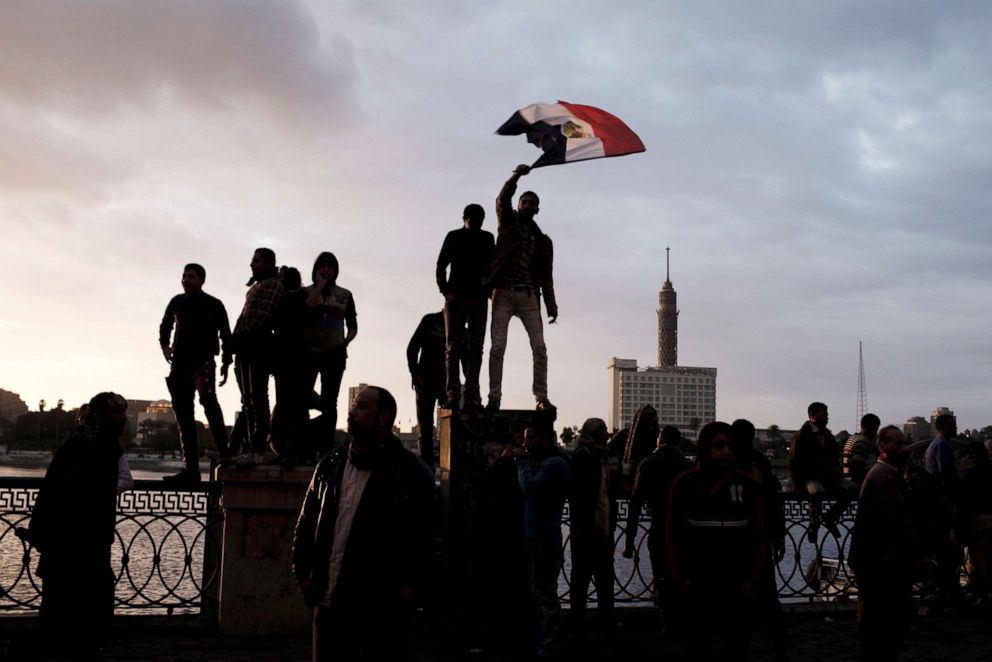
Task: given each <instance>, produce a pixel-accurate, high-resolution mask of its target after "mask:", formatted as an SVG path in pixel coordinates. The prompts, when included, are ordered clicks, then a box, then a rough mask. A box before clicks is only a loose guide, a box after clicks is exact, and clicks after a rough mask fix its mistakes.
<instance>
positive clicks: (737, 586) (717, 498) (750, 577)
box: [668, 421, 767, 661]
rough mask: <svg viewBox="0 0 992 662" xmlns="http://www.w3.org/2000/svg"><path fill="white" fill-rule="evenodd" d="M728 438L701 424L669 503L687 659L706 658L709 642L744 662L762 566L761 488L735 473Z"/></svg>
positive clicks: (718, 428) (724, 428)
mask: <svg viewBox="0 0 992 662" xmlns="http://www.w3.org/2000/svg"><path fill="white" fill-rule="evenodd" d="M732 439H733V437H732V430H731V427H730V426H729V425H727V424H726V423H723V422H720V421H715V422H712V423H707V424H706V425H704V426H703V428H702V429H701V430H700V431H699V439H698V441H697V442H696V450H697V452H698V461H697V464H696V466H695V467H693V468H692V469H689V470H687V471H684V472H682V473H681V474H679V475H678V477H676V479H675V482H674V483H673V484H672V491H671V495H670V499H669V502H668V518H669V538H668V562H669V566H670V568H671V573H672V580H673V581H674V582H675V585H676V586H677V587H678V591H679V595H680V600H679V601H680V604H681V609H680V610H679V613H680V617H681V619H682V620H681V622H680V625H681V630H682V632H683V634H684V636H685V649H686V656H687V658H688V659H689V660H691V661H695V660H709V659H710V654H711V649H712V644H713V638H714V636H717V637H719V639H720V641H721V644H722V648H723V659H725V660H745V659H747V651H748V647H749V646H750V641H751V632H752V629H753V618H754V604H755V599H754V594H755V588H756V585H757V583H758V581H759V577H760V572H761V568H762V566H763V565H764V563H765V562H766V556H767V555H766V550H765V541H764V538H763V536H762V535H761V530H762V526H763V524H762V510H763V507H764V506H763V504H762V499H761V490H760V487H759V486H758V484H757V483H756V482H755V480H754V479H753V478H752V477H751V476H750V475H749V474H746V473H744V472H743V471H740V470H738V469H736V468H735V467H734V454H733V451H732V450H731V448H730V444H731V442H732Z"/></svg>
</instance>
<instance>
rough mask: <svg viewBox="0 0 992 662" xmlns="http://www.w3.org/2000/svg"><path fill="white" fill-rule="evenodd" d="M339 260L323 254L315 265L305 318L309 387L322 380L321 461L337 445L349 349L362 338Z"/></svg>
mask: <svg viewBox="0 0 992 662" xmlns="http://www.w3.org/2000/svg"><path fill="white" fill-rule="evenodd" d="M338 274H339V269H338V259H337V258H336V257H335V256H334V254H333V253H328V252H326V251H325V252H323V253H321V254H320V255H318V256H317V259H316V260H315V261H314V263H313V273H312V278H313V285H311V286H310V287H308V288H307V289H306V304H307V310H306V312H305V313H304V318H303V348H304V358H303V362H304V373H305V377H306V379H305V386H306V388H307V390H308V391H309V390H311V389H313V387H314V384H316V382H317V376H318V375H319V376H320V411H321V414H322V415H321V420H322V423H321V428H322V429H321V433H320V438H319V441H318V443H317V457H320V456H322V455H324V454H325V453H327V452H328V451H329V450H330V449H331V448H332V447H333V445H334V435H335V430H336V429H337V424H338V394H339V393H340V391H341V378H342V377H343V376H344V369H345V365H346V364H347V361H348V345H350V344H351V341H352V340H354V339H355V336H357V335H358V316H357V314H356V313H355V299H354V297H352V296H351V292H349V291H348V290H346V289H344V288H343V287H341V286H339V285H338V284H337V280H338Z"/></svg>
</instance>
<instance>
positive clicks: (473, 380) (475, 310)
mask: <svg viewBox="0 0 992 662" xmlns="http://www.w3.org/2000/svg"><path fill="white" fill-rule="evenodd" d="M488 314H489V302H488V301H487V300H486V299H484V298H479V299H473V298H467V297H458V296H455V297H454V298H453V299H452V300H451V301H447V302H445V304H444V337H445V345H444V364H445V368H446V369H447V379H448V386H447V395H448V399H449V400H453V401H456V402H457V401H458V399H459V397H461V390H462V385H461V379H460V376H459V374H458V364H459V359H460V360H461V361H460V362H461V364H462V365H463V367H464V370H465V403H466V404H482V394H481V392H480V389H479V373H480V372H482V347H483V344H484V342H485V339H486V315H488ZM466 326H467V327H468V328H467V329H466ZM459 355H461V356H459Z"/></svg>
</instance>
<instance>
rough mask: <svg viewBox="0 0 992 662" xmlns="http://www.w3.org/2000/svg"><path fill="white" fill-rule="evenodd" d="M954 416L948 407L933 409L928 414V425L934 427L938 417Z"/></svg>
mask: <svg viewBox="0 0 992 662" xmlns="http://www.w3.org/2000/svg"><path fill="white" fill-rule="evenodd" d="M945 414H946V415H948V416H954V412H953V411H951V409H950V407H935V408H934V410H933V411H932V412H930V425H936V423H937V417H938V416H944V415H945Z"/></svg>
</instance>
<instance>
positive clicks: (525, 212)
mask: <svg viewBox="0 0 992 662" xmlns="http://www.w3.org/2000/svg"><path fill="white" fill-rule="evenodd" d="M540 207H541V199H540V198H539V197H537V193H534V192H533V191H524V192H523V193H521V194H520V197H519V198H518V199H517V213H518V214H520V216H521V218H523V219H525V220H530V219H532V218H534V217H535V216H537V212H538V211H540Z"/></svg>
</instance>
